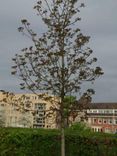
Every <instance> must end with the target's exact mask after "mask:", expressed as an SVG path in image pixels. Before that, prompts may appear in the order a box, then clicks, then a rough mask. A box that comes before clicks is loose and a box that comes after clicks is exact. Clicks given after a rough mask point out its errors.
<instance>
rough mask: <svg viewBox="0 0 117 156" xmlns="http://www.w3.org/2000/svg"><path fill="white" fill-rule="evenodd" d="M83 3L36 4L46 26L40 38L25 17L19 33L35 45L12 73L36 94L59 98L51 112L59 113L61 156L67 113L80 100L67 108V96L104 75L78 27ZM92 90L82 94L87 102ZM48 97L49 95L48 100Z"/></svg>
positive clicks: (55, 1) (67, 0) (62, 0)
mask: <svg viewBox="0 0 117 156" xmlns="http://www.w3.org/2000/svg"><path fill="white" fill-rule="evenodd" d="M81 7H84V4H83V3H80V2H79V1H78V0H50V1H47V0H43V1H42V0H40V1H38V2H37V4H36V5H35V6H34V9H36V11H37V13H38V16H40V17H41V19H42V21H43V22H44V24H45V25H46V26H47V30H46V32H44V33H43V34H42V35H41V37H38V35H37V34H36V33H35V32H34V31H33V30H32V29H31V26H30V23H29V22H28V21H27V20H26V19H22V20H21V22H22V26H21V27H19V28H18V30H19V32H22V33H23V34H24V35H26V36H27V37H29V38H30V39H31V40H32V42H33V45H32V46H30V47H28V48H23V49H22V53H21V54H16V55H15V57H14V58H13V61H14V65H13V66H12V68H13V71H12V74H13V75H17V76H18V77H19V78H20V79H21V80H22V83H21V84H20V86H21V89H28V90H31V91H32V92H33V93H35V94H37V93H38V92H41V93H50V94H53V95H55V96H57V97H59V99H60V100H58V103H57V107H56V106H55V105H54V106H53V107H51V108H50V109H51V111H53V112H55V111H56V112H57V114H59V116H60V118H59V122H60V128H61V156H65V138H64V128H65V118H66V116H65V114H66V113H65V112H66V109H67V110H70V113H68V114H73V113H74V111H75V110H76V109H78V107H79V103H80V102H81V100H80V96H79V99H78V101H79V102H77V103H74V104H71V105H69V107H68V106H67V107H66V104H65V102H64V101H65V96H67V95H70V96H71V95H74V93H77V94H78V93H80V91H81V87H82V84H83V83H84V82H93V81H94V80H95V79H96V78H98V77H99V76H100V75H102V74H103V72H102V69H101V68H100V67H98V66H97V67H96V66H95V65H94V64H93V63H95V62H97V58H95V57H94V58H92V57H91V54H92V52H93V51H92V50H91V49H90V48H89V47H88V46H86V44H87V43H88V42H89V39H90V37H89V36H85V35H83V34H82V32H81V30H80V29H79V28H78V22H79V21H80V20H81V18H80V17H79V12H80V8H81ZM92 93H94V92H93V90H92V89H88V90H87V91H86V92H85V93H83V94H82V95H81V96H82V97H85V99H87V100H85V102H86V101H88V100H89V99H90V100H91V98H90V97H91V94H92ZM47 100H49V98H48V99H47Z"/></svg>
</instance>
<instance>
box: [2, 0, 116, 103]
mask: <svg viewBox="0 0 117 156" xmlns="http://www.w3.org/2000/svg"><path fill="white" fill-rule="evenodd" d="M81 1H82V0H81ZM84 1H85V5H86V7H85V8H83V9H82V10H81V17H82V21H81V22H80V24H79V27H80V28H81V30H82V32H83V33H84V34H86V35H89V36H91V39H90V43H89V45H90V47H91V48H92V49H93V51H94V55H95V56H96V57H97V58H98V65H99V66H101V67H102V68H103V70H104V73H105V74H104V75H103V76H102V77H101V78H99V79H97V80H96V82H95V83H94V85H93V86H91V85H89V87H93V88H94V89H95V91H96V94H95V96H93V101H94V102H117V1H116V0H84ZM35 2H36V0H0V89H4V90H6V91H12V92H21V91H20V89H19V88H20V87H19V85H18V84H19V82H20V81H18V78H17V77H14V76H12V75H11V74H10V73H11V65H12V61H11V59H12V58H13V57H14V55H15V54H16V53H19V52H20V49H22V48H23V47H25V46H26V45H27V46H28V45H29V44H31V41H29V40H28V39H27V38H26V37H24V36H22V35H21V34H20V33H19V32H18V31H17V28H18V27H19V26H20V20H21V19H22V18H27V19H28V20H29V21H30V23H32V27H33V28H34V29H35V30H37V31H38V33H41V32H43V30H44V28H43V25H42V22H41V20H40V19H39V17H37V16H36V12H35V11H34V10H33V6H34V4H35Z"/></svg>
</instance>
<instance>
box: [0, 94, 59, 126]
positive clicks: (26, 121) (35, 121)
mask: <svg viewBox="0 0 117 156" xmlns="http://www.w3.org/2000/svg"><path fill="white" fill-rule="evenodd" d="M46 96H49V95H46ZM4 98H5V95H4V94H3V93H0V101H1V102H0V110H1V112H0V114H1V115H0V116H4V121H5V123H4V125H5V127H30V128H57V124H56V122H55V116H56V115H55V113H53V115H50V114H49V113H50V111H49V110H50V107H51V106H52V103H51V102H49V101H45V100H44V99H43V98H41V97H40V96H38V95H35V94H15V100H14V101H13V98H12V100H11V101H7V102H4V100H3V99H4ZM7 98H8V97H7ZM52 98H53V99H54V97H52ZM16 101H18V103H17V104H16ZM53 101H54V100H53ZM55 102H56V99H55ZM22 105H23V109H24V108H25V111H23V109H22V110H20V109H19V108H20V107H21V106H22ZM26 105H27V106H26ZM0 120H1V121H2V118H1V119H0Z"/></svg>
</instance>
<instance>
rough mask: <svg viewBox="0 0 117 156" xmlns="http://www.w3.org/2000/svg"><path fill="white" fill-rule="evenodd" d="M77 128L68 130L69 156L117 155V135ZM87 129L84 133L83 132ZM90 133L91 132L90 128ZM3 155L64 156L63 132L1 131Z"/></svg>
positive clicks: (0, 153)
mask: <svg viewBox="0 0 117 156" xmlns="http://www.w3.org/2000/svg"><path fill="white" fill-rule="evenodd" d="M77 126H78V125H75V126H73V127H74V128H73V127H71V128H70V129H68V130H67V131H66V156H116V155H117V154H116V153H117V148H116V147H117V138H116V137H113V136H114V135H107V134H101V133H98V134H97V133H92V132H89V131H88V133H87V135H86V134H85V129H84V128H83V127H82V126H81V127H79V126H78V131H77ZM82 128H83V133H82V135H81V131H82ZM86 132H87V129H86ZM0 156H60V132H59V131H58V130H44V129H21V128H19V129H17V128H1V129H0Z"/></svg>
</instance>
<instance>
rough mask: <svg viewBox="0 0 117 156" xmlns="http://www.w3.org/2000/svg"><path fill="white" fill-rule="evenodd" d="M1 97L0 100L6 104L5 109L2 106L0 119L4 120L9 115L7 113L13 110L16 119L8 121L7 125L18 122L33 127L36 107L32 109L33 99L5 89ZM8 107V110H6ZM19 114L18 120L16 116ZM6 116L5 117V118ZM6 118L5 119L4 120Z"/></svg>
mask: <svg viewBox="0 0 117 156" xmlns="http://www.w3.org/2000/svg"><path fill="white" fill-rule="evenodd" d="M1 95H2V96H1V99H0V102H2V103H3V104H4V109H3V108H2V107H0V121H1V123H2V121H4V124H5V120H6V118H7V117H8V116H7V114H6V113H8V112H9V110H10V111H12V115H13V114H14V120H13V121H11V123H7V124H6V125H7V126H8V125H9V124H10V125H9V126H12V124H13V125H15V126H16V124H17V125H22V126H25V127H26V126H28V127H31V117H33V114H34V111H35V110H34V109H32V101H30V100H28V98H27V96H25V95H18V96H17V95H15V94H14V93H10V92H6V91H4V90H2V91H1ZM5 109H6V112H5ZM16 114H17V120H16V119H15V116H16ZM3 117H4V118H3ZM3 119H4V120H3Z"/></svg>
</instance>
